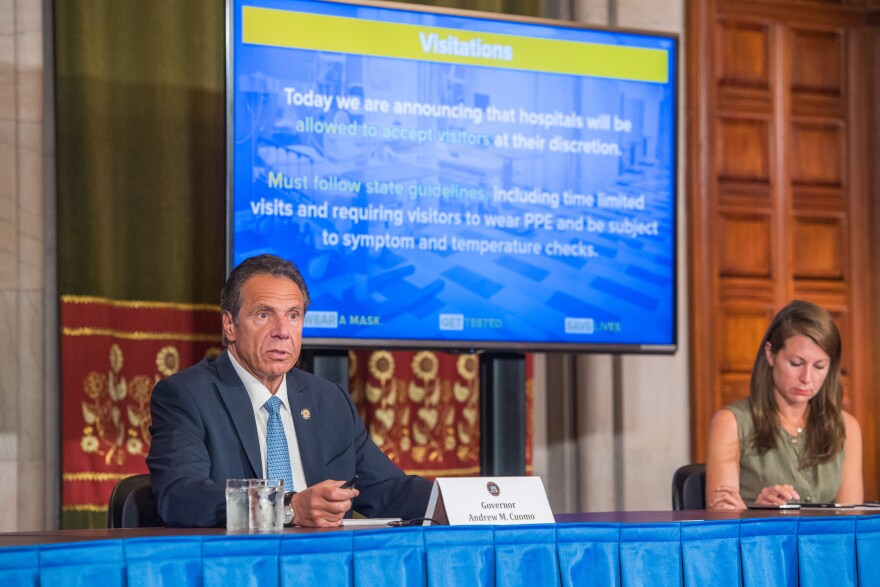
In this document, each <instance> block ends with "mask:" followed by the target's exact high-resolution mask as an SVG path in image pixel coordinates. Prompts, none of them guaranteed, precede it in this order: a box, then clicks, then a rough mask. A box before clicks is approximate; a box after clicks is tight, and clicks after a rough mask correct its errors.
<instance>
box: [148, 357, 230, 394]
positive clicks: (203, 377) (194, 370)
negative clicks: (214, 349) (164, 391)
mask: <svg viewBox="0 0 880 587" xmlns="http://www.w3.org/2000/svg"><path fill="white" fill-rule="evenodd" d="M216 379H218V377H217V368H216V365H215V359H208V358H205V359H202V360H201V361H199V362H198V363H196V364H195V365H192V366H191V367H187V368H186V369H184V370H183V371H179V372H177V373H175V374H174V375H171V376H169V377H167V378H166V379H163V380H162V381H165V382H167V383H168V384H171V385H176V386H180V387H184V388H191V387H194V386H199V385H204V383H205V381H208V380H216ZM162 381H160V382H159V383H162Z"/></svg>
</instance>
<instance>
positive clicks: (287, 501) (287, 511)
mask: <svg viewBox="0 0 880 587" xmlns="http://www.w3.org/2000/svg"><path fill="white" fill-rule="evenodd" d="M295 494H296V491H288V492H286V493H285V494H284V525H285V526H293V519H294V518H295V517H296V511H295V510H294V509H293V496H294V495H295Z"/></svg>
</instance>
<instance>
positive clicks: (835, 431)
mask: <svg viewBox="0 0 880 587" xmlns="http://www.w3.org/2000/svg"><path fill="white" fill-rule="evenodd" d="M799 334H801V335H804V336H806V337H808V338H810V339H812V341H813V342H815V343H816V344H817V345H818V346H819V347H820V348H821V349H822V350H823V351H825V352H826V353H827V354H828V356H829V357H830V358H831V364H830V365H829V366H828V375H827V377H826V378H825V383H823V384H822V387H821V388H820V389H819V392H818V393H817V394H816V395H815V396H814V397H813V399H811V400H810V413H809V416H808V417H807V430H806V448H805V449H804V456H803V461H802V462H801V463H800V464H801V466H806V467H809V466H813V465H816V464H819V463H824V462H827V461H829V460H830V459H831V458H832V457H834V456H835V455H836V454H837V453H839V452H840V451H841V450H843V443H844V441H845V439H846V429H845V427H844V423H843V415H842V413H841V403H842V402H843V382H842V379H841V375H840V351H841V348H840V346H841V345H840V332H839V331H838V330H837V325H836V324H835V323H834V318H832V317H831V314H829V313H828V311H827V310H825V309H824V308H820V307H819V306H817V305H815V304H811V303H809V302H804V301H800V300H795V301H793V302H791V303H790V304H789V305H787V306H786V307H784V308H783V309H782V310H780V311H779V313H778V314H776V316H775V317H774V318H773V321H772V322H771V323H770V326H769V327H768V328H767V332H766V333H765V334H764V339H763V340H762V341H761V345H760V346H759V347H758V354H757V356H756V357H755V365H754V367H752V378H751V381H750V383H749V393H750V404H751V409H752V419H753V420H754V423H755V435H754V437H753V439H752V442H753V445H754V447H755V449H756V450H757V451H758V452H759V453H760V454H764V453H766V452H767V451H768V450H770V449H771V448H775V447H776V442H777V436H778V434H779V418H778V416H777V411H776V409H777V406H776V396H775V394H774V386H773V368H772V367H771V366H770V363H768V362H767V357H766V355H765V353H764V348H765V347H766V345H767V343H768V342H769V343H770V352H771V354H773V355H776V353H778V352H779V350H780V349H782V348H783V347H784V346H785V343H786V341H787V340H788V339H790V338H791V337H793V336H797V335H799Z"/></svg>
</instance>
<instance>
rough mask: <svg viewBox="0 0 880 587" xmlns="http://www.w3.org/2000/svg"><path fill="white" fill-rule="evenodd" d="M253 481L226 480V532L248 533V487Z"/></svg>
mask: <svg viewBox="0 0 880 587" xmlns="http://www.w3.org/2000/svg"><path fill="white" fill-rule="evenodd" d="M250 482H251V479H227V480H226V530H227V532H247V531H248V524H249V515H248V510H249V504H248V487H249V486H250Z"/></svg>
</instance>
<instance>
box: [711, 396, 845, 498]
mask: <svg viewBox="0 0 880 587" xmlns="http://www.w3.org/2000/svg"><path fill="white" fill-rule="evenodd" d="M727 409H728V410H730V411H731V412H733V415H734V416H736V428H737V431H738V433H739V454H740V457H739V493H740V496H741V497H742V498H743V501H745V502H746V503H751V502H753V501H755V498H756V497H758V494H759V493H761V490H762V489H763V488H765V487H769V486H770V485H777V484H783V483H787V484H789V485H791V486H792V487H794V489H795V491H797V492H798V495H800V496H801V501H803V502H806V503H829V502H832V501H834V498H835V497H836V496H837V491H838V489H840V483H841V481H842V478H843V451H842V450H841V451H840V452H839V453H838V454H836V455H835V456H834V457H833V458H832V459H831V460H830V461H828V462H826V463H822V464H819V465H814V466H812V467H805V468H801V467H800V466H799V463H800V460H801V457H802V456H803V454H804V448H805V447H804V445H805V444H806V443H805V441H804V439H802V436H803V434H804V433H801V434H800V435H798V436H792V435H791V434H789V433H788V432H787V431H786V430H785V429H784V428H783V427H782V426H780V427H779V434H778V436H777V438H776V442H777V444H776V448H772V449H770V450H768V451H767V452H766V453H764V454H763V455H760V454H758V451H756V450H755V448H754V447H753V445H752V436H754V434H755V424H754V422H753V421H752V411H751V409H750V408H749V400H748V399H741V400H739V401H737V402H734V403H732V404H731V405H729V406H727Z"/></svg>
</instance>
